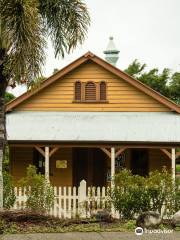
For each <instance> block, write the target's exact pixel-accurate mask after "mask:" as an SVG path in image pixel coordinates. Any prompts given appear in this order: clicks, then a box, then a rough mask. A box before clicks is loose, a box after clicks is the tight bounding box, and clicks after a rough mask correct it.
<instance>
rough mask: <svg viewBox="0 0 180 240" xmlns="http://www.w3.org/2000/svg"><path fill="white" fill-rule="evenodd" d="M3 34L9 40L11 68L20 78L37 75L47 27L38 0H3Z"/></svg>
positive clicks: (42, 57) (8, 66)
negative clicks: (44, 28) (44, 24)
mask: <svg viewBox="0 0 180 240" xmlns="http://www.w3.org/2000/svg"><path fill="white" fill-rule="evenodd" d="M0 14H1V23H2V24H3V26H4V28H3V29H4V33H3V36H6V39H7V40H8V42H9V47H8V48H9V49H8V57H7V61H6V65H5V66H6V69H7V72H8V73H9V72H10V73H11V76H10V77H12V78H13V79H15V80H16V81H20V80H21V79H22V78H26V79H28V80H29V81H30V80H31V79H33V78H35V77H37V76H38V75H39V74H40V72H41V66H42V64H43V63H44V46H45V39H44V30H43V24H42V19H41V16H40V14H39V10H38V1H37V0H1V9H0Z"/></svg>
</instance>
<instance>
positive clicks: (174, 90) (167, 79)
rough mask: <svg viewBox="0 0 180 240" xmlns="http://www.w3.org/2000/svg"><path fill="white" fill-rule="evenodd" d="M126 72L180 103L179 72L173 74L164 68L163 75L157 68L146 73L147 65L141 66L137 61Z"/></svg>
mask: <svg viewBox="0 0 180 240" xmlns="http://www.w3.org/2000/svg"><path fill="white" fill-rule="evenodd" d="M125 72H126V73H128V74H129V75H131V76H132V77H134V78H136V79H137V80H139V81H141V82H142V83H145V84H147V85H148V86H150V87H151V88H153V89H154V90H156V91H157V92H159V93H161V94H162V95H164V96H166V97H168V98H170V99H171V100H173V101H175V102H176V103H178V104H179V103H180V73H179V72H175V73H173V74H171V72H170V70H169V69H168V68H164V69H163V71H162V72H161V73H159V70H158V69H157V68H153V69H151V70H149V71H146V64H141V63H140V62H139V61H138V60H137V59H136V60H134V61H133V62H132V63H131V64H130V65H129V66H128V68H127V69H125Z"/></svg>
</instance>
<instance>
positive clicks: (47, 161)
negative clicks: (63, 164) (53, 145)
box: [45, 147, 49, 181]
mask: <svg viewBox="0 0 180 240" xmlns="http://www.w3.org/2000/svg"><path fill="white" fill-rule="evenodd" d="M45 178H46V180H47V181H49V147H45Z"/></svg>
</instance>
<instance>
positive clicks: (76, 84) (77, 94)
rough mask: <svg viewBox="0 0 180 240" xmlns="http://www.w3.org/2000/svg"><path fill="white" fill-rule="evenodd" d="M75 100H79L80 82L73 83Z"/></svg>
mask: <svg viewBox="0 0 180 240" xmlns="http://www.w3.org/2000/svg"><path fill="white" fill-rule="evenodd" d="M75 100H77V101H78V100H79V101H81V82H76V83H75Z"/></svg>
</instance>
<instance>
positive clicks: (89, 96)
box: [85, 82, 96, 101]
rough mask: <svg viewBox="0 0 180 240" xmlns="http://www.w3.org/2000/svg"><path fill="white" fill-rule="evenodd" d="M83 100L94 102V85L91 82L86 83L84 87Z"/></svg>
mask: <svg viewBox="0 0 180 240" xmlns="http://www.w3.org/2000/svg"><path fill="white" fill-rule="evenodd" d="M85 100H86V101H96V85H95V83H93V82H88V83H86V86H85Z"/></svg>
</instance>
